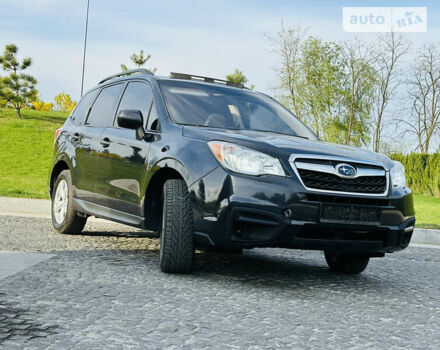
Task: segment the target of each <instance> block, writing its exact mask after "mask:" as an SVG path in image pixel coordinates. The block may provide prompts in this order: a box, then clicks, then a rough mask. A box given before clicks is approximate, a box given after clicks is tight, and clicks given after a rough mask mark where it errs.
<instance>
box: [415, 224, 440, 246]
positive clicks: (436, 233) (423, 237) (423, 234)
mask: <svg viewBox="0 0 440 350" xmlns="http://www.w3.org/2000/svg"><path fill="white" fill-rule="evenodd" d="M411 243H418V244H434V245H440V230H430V229H426V228H415V229H414V233H413V235H412V238H411Z"/></svg>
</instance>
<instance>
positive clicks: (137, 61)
mask: <svg viewBox="0 0 440 350" xmlns="http://www.w3.org/2000/svg"><path fill="white" fill-rule="evenodd" d="M150 58H151V55H149V54H147V56H144V50H141V51H140V53H139V55H137V54H135V53H134V54H133V55H131V57H130V59H131V61H132V62H133V64H134V65H135V66H136V68H141V67H144V66H145V64H146V63H147V62H148V61H149V60H150ZM121 69H122V71H123V72H125V71H127V70H129V68H128V66H127V65H125V64H121ZM149 71H151V72H152V73H153V74H154V73H156V68H152V69H149Z"/></svg>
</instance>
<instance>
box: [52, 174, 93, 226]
mask: <svg viewBox="0 0 440 350" xmlns="http://www.w3.org/2000/svg"><path fill="white" fill-rule="evenodd" d="M51 214H52V224H53V227H54V228H55V230H57V231H58V232H59V233H64V234H78V233H81V231H82V230H83V228H84V226H85V224H86V221H87V218H85V217H81V216H78V214H77V212H76V210H75V209H73V200H72V178H71V176H70V171H69V170H63V171H62V172H61V173H60V174H59V175H58V178H57V180H56V181H55V185H54V189H53V194H52V208H51Z"/></svg>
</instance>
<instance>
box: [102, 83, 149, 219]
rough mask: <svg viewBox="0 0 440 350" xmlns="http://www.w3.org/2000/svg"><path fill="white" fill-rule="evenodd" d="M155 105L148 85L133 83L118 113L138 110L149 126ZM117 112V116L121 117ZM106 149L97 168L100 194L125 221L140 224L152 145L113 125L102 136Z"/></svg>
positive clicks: (129, 84)
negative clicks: (151, 111)
mask: <svg viewBox="0 0 440 350" xmlns="http://www.w3.org/2000/svg"><path fill="white" fill-rule="evenodd" d="M152 102H153V92H152V89H151V87H150V85H149V83H148V82H143V81H132V82H130V83H128V84H127V87H126V89H125V91H124V94H123V96H122V98H121V102H120V104H119V107H118V112H119V111H121V110H124V109H134V110H139V111H141V113H142V116H143V119H144V126H146V125H147V121H148V115H149V113H150V109H151V105H152ZM118 112H117V113H116V115H117V114H118ZM101 138H102V140H103V142H104V143H103V147H102V149H101V151H100V152H99V154H98V161H97V166H98V167H99V169H100V171H101V176H100V180H99V187H98V193H99V196H100V197H101V198H102V200H103V201H104V202H105V206H107V207H109V208H111V209H115V210H118V211H120V212H124V213H125V214H128V216H127V215H125V216H124V218H125V220H130V221H131V220H133V223H135V224H137V223H138V220H140V218H141V217H143V213H141V207H142V203H141V200H142V198H143V194H144V193H145V190H146V189H145V183H146V181H145V177H146V158H147V155H148V151H149V147H150V143H149V142H147V141H145V140H138V139H137V138H136V131H135V130H130V129H124V128H120V127H119V126H118V125H117V120H116V118H115V121H114V125H113V126H111V127H107V128H106V129H105V130H104V132H103V134H102V136H101Z"/></svg>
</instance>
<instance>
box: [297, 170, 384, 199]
mask: <svg viewBox="0 0 440 350" xmlns="http://www.w3.org/2000/svg"><path fill="white" fill-rule="evenodd" d="M298 173H299V175H300V176H301V179H302V181H303V183H304V185H305V186H306V187H307V188H313V189H319V190H327V191H335V192H352V193H371V194H376V193H377V194H382V193H384V192H385V190H386V186H387V179H386V176H361V177H357V178H354V179H345V178H341V177H339V176H337V175H334V174H329V173H324V172H318V171H313V170H306V169H298Z"/></svg>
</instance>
